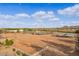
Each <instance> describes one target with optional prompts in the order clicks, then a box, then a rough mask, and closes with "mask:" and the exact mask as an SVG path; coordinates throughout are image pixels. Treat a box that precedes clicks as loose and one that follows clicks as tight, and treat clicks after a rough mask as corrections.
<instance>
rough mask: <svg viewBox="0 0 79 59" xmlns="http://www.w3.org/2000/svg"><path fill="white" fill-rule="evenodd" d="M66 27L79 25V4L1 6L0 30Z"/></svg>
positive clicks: (16, 4)
mask: <svg viewBox="0 0 79 59" xmlns="http://www.w3.org/2000/svg"><path fill="white" fill-rule="evenodd" d="M66 25H67V26H71V25H79V4H77V3H76V4H75V3H35V4H34V3H25V4H23V3H6V4H5V3H2V4H0V28H22V27H23V28H25V27H26V28H38V27H39V28H41V27H42V28H52V27H62V26H66Z"/></svg>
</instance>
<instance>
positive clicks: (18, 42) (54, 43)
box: [0, 33, 75, 56]
mask: <svg viewBox="0 0 79 59" xmlns="http://www.w3.org/2000/svg"><path fill="white" fill-rule="evenodd" d="M1 35H2V36H3V37H4V38H7V39H12V40H13V41H14V44H13V45H12V48H16V49H19V50H21V51H23V52H24V53H26V54H29V55H55V56H56V55H74V51H75V39H74V38H72V37H68V38H66V37H56V36H53V35H51V34H46V35H34V34H27V33H3V34H1ZM46 46H47V47H48V48H46V50H44V51H42V52H40V53H39V51H41V50H42V49H44V48H45V47H46ZM0 48H1V47H0ZM10 48H11V47H10ZM10 48H9V49H10ZM5 49H6V48H5ZM2 51H4V50H3V49H2V50H1V52H2ZM1 52H0V54H1ZM7 52H9V54H8V55H16V54H15V53H14V52H12V54H11V52H10V50H8V51H7ZM37 52H38V53H37ZM4 55H5V52H4Z"/></svg>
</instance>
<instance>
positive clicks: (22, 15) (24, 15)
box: [15, 13, 30, 18]
mask: <svg viewBox="0 0 79 59" xmlns="http://www.w3.org/2000/svg"><path fill="white" fill-rule="evenodd" d="M15 16H16V17H26V18H29V17H30V16H29V15H28V14H26V13H19V14H16V15H15Z"/></svg>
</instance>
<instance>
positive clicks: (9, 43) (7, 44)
mask: <svg viewBox="0 0 79 59" xmlns="http://www.w3.org/2000/svg"><path fill="white" fill-rule="evenodd" d="M13 43H14V42H13V40H8V39H6V40H5V41H4V45H5V46H7V47H9V46H11V45H13Z"/></svg>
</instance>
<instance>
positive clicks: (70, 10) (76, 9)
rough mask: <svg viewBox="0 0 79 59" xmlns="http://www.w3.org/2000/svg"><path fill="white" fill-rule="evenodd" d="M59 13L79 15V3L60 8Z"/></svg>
mask: <svg viewBox="0 0 79 59" xmlns="http://www.w3.org/2000/svg"><path fill="white" fill-rule="evenodd" d="M58 13H59V14H62V15H70V16H79V4H76V5H74V6H71V7H67V8H64V9H61V10H58Z"/></svg>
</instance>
